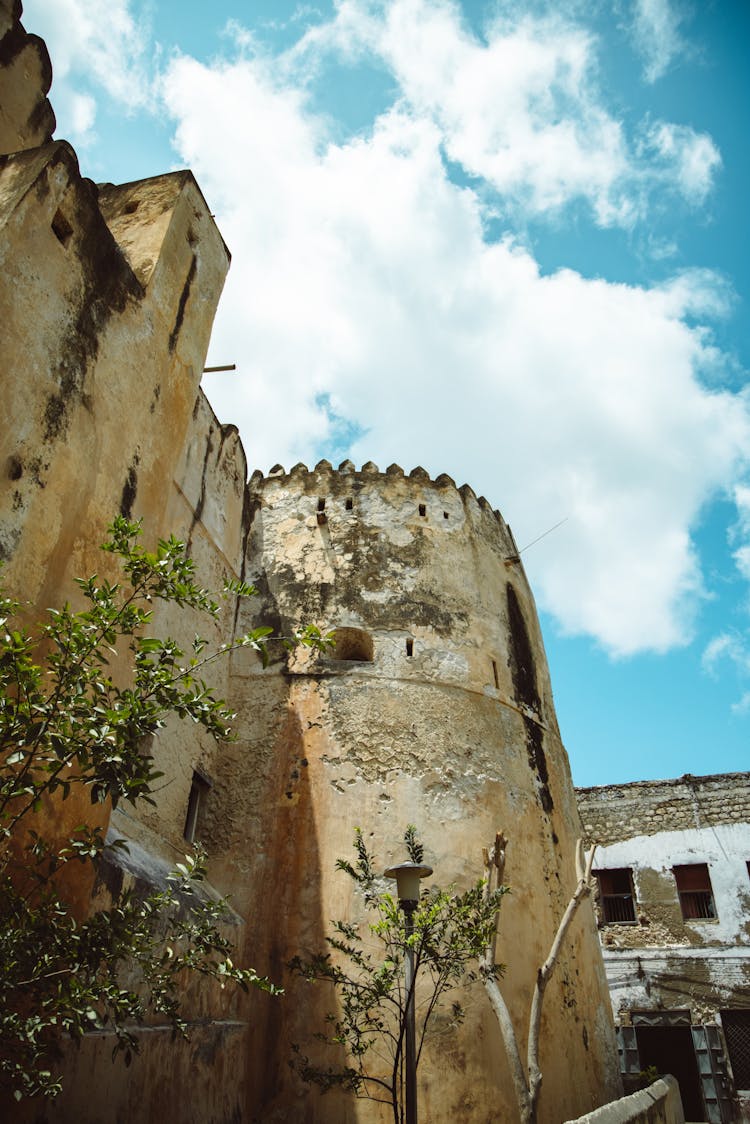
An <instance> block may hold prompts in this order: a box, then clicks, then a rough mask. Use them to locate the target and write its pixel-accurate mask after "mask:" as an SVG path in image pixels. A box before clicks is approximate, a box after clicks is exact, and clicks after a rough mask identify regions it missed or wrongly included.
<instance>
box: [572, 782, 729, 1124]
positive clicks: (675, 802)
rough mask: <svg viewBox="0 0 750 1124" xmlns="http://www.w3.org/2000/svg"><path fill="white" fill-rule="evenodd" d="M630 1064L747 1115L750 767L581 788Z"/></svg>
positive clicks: (617, 1013) (713, 1110)
mask: <svg viewBox="0 0 750 1124" xmlns="http://www.w3.org/2000/svg"><path fill="white" fill-rule="evenodd" d="M578 806H579V809H580V812H581V819H582V821H583V825H584V830H585V832H586V833H587V835H588V836H589V837H590V838H592V839H596V840H597V841H598V842H599V844H600V847H599V850H598V852H597V858H596V871H597V879H598V886H599V895H598V901H597V913H598V920H599V927H600V934H601V940H602V948H603V952H604V963H605V967H606V971H607V980H608V983H609V989H610V994H611V997H612V1007H613V1013H614V1017H615V1021H616V1023H617V1026H618V1035H619V1040H620V1049H621V1057H622V1063H623V1072H624V1073H625V1074H631V1075H632V1074H635V1073H637V1072H639V1071H640V1070H645V1069H647V1068H648V1067H650V1066H654V1067H656V1069H658V1070H659V1071H660V1072H670V1073H673V1074H674V1075H675V1076H676V1077H677V1078H678V1080H679V1082H680V1087H681V1091H682V1098H683V1103H684V1106H685V1115H686V1119H688V1120H709V1121H716V1122H719V1121H728V1120H738V1119H741V1120H743V1121H745V1120H747V1119H750V1112H749V1108H750V947H748V936H749V935H750V774H748V773H730V774H725V775H719V776H701V777H694V776H684V777H680V778H678V779H676V780H666V781H639V782H636V783H634V784H622V785H607V786H603V787H597V788H584V789H578Z"/></svg>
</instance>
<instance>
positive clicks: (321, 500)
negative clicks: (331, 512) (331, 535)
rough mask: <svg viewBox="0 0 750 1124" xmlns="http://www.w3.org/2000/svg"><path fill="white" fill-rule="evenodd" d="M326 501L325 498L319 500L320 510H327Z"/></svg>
mask: <svg viewBox="0 0 750 1124" xmlns="http://www.w3.org/2000/svg"><path fill="white" fill-rule="evenodd" d="M325 509H326V501H325V500H324V499H320V500H318V511H325Z"/></svg>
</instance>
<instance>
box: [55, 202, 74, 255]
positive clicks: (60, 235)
mask: <svg viewBox="0 0 750 1124" xmlns="http://www.w3.org/2000/svg"><path fill="white" fill-rule="evenodd" d="M52 233H53V234H54V235H55V238H56V239H57V241H58V242H60V243H61V245H63V246H67V244H68V242H70V239H71V237H72V235H73V227H72V226H71V225H70V223H69V222H68V220H67V219H66V218H65V215H64V214H63V213H62V211H61V210H60V208H59V207H58V209H57V210H56V211H55V213H54V215H53V218H52Z"/></svg>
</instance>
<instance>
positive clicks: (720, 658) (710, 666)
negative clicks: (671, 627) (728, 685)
mask: <svg viewBox="0 0 750 1124" xmlns="http://www.w3.org/2000/svg"><path fill="white" fill-rule="evenodd" d="M726 664H729V665H730V666H731V667H733V668H734V671H735V673H736V676H737V678H738V680H739V681H740V682H741V681H742V680H745V681H746V680H747V679H748V677H750V647H749V646H748V636H747V634H745V635H743V634H741V633H739V632H721V633H719V635H718V636H715V637H714V638H713V639H712V640H711V641H710V642H709V643H708V644H707V645H706V648H705V650H704V652H703V656H702V658H701V666H702V667H703V670H704V671H705V672H707V673H708V674H709V675H711V676H712V677H713V678H717V677H718V675H719V670H720V669H721V668H722V667H724V666H725V665H726ZM730 710H731V712H732V714H735V715H737V717H742V716H744V715H746V714H748V713H750V690H747V689H746V690H743V691H742V692H741V694H740V697H739V698H738V699H737V700H736V701H735V702H733V703H732V704H731V706H730Z"/></svg>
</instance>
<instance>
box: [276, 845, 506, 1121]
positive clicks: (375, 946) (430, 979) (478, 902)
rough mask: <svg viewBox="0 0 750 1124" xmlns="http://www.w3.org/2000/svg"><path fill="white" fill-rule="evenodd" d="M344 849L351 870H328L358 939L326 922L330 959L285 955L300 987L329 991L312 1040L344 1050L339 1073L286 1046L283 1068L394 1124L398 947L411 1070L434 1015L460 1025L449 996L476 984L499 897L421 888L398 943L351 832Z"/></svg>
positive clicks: (497, 968) (400, 1020) (413, 850)
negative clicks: (353, 894) (410, 985)
mask: <svg viewBox="0 0 750 1124" xmlns="http://www.w3.org/2000/svg"><path fill="white" fill-rule="evenodd" d="M404 841H405V844H406V849H407V852H408V855H409V858H410V860H411V861H412V862H417V863H421V862H422V861H423V848H422V846H421V844H420V843H419V840H418V838H417V835H416V831H415V829H414V827H413V826H409V827H408V828H407V830H406V834H405V837H404ZM354 847H355V851H356V856H357V857H356V862H355V863H353V864H352V863H350V862H348V861H346V860H344V859H339V860H338V862H337V864H336V865H337V868H338V869H339V870H341V871H343V872H345V873H346V874H348V875H349V877H350V878H351V879H352V880H353V881H354V883H355V884H356V886H357V888H358V890H359V891H360V892H361V894H362V895H363V899H364V903H365V906H366V908H367V910H368V912H369V914H370V915H371V917H372V920H371V921H370V922H368V924H367V925H366V926H365V927H364V931H363V930H362V929H361V928H359V927H357V926H356V925H352V924H349V923H348V922H345V921H336V922H334V923H333V934H332V935H331V936H329V937H327V938H326V941H327V944H328V946H329V950H330V951H328V952H324V953H320V954H319V955H317V956H314V957H313V958H312V959H309V960H306V959H304V958H301V957H295V958H294V959H293V960H292V961H291V962H290V965H289V966H290V968H291V969H292V970H293V971H294V972H295V973H297V974H298V975H300V976H302V977H303V978H305V979H306V980H309V981H311V982H312V981H317V982H323V983H327V984H329V985H330V986H331V987H332V988H333V989H334V992H335V995H336V999H337V1001H338V1012H337V1013H336V1014H329V1015H328V1016H327V1020H326V1029H325V1030H321V1031H318V1032H316V1033H315V1034H314V1038H315V1039H316V1040H317V1041H320V1042H323V1043H326V1044H327V1045H329V1046H331V1047H335V1048H338V1049H341V1048H344V1049H345V1050H346V1052H347V1053H348V1055H349V1062H348V1064H346V1065H343V1066H341V1067H339V1068H334V1067H332V1066H321V1065H319V1064H317V1063H315V1062H313V1061H311V1059H310V1057H309V1056H308V1055H307V1054H305V1053H304V1052H303V1050H302V1048H301V1047H300V1046H299V1045H296V1046H295V1047H294V1050H295V1058H294V1061H293V1065H294V1067H295V1069H296V1070H297V1072H298V1073H299V1074H300V1076H301V1077H302V1078H303V1080H305V1081H307V1082H309V1083H311V1084H315V1085H317V1086H319V1088H320V1089H321V1090H322V1091H323V1092H325V1091H327V1090H330V1089H333V1088H341V1089H347V1090H350V1091H352V1092H354V1093H356V1095H357V1096H364V1097H369V1098H370V1099H372V1100H375V1101H380V1102H383V1103H385V1104H389V1105H390V1106H391V1108H392V1110H393V1119H394V1122H395V1124H403V1120H404V1111H405V1104H404V1082H405V1072H404V1060H405V1059H404V1053H405V1031H406V1010H407V1005H408V1001H409V995H408V994H406V993H405V990H404V957H405V951H406V948H407V943H408V945H410V946H411V947H412V948H413V950H414V961H415V1000H416V1010H417V1018H418V1028H417V1065H419V1061H420V1059H421V1056H422V1048H423V1046H424V1042H425V1036H426V1035H427V1033H428V1030H429V1028H430V1025H431V1023H432V1022H433V1017H434V1015H435V1014H436V1012H437V1011H438V1010H439V1009H441V1008H442V1009H443V1010H445V1008H446V1007H448V1009H449V1020H450V1022H452V1023H454V1024H455V1023H459V1022H460V1021H461V1020H462V1018H463V1010H462V1007H461V1004H460V1002H459V1001H458V1000H457V998H456V997H455V996H456V992H457V989H459V988H460V987H463V986H465V985H466V984H468V983H470V982H472V981H473V980H476V979H479V978H480V971H479V967H478V965H479V961H480V960H481V959H482V958H483V956H484V954H485V950H486V948H487V945H488V944H489V943H490V941H491V940H492V937H493V934H494V933H495V929H496V918H497V914H498V911H499V909H500V903H501V900H502V898H503V895H504V894H505V893H506V892H507V889H506V887H504V886H498V887H496V888H495V889H493V890H488V888H487V887H486V885H485V883H484V882H482V881H480V882H477V884H476V885H475V886H473V887H472V888H471V889H469V890H467V891H465V892H464V893H462V894H457V893H454V892H452V891H447V890H440V889H438V888H437V887H430V888H429V889H427V890H424V891H423V892H422V896H421V899H420V902H419V905H418V907H417V909H416V910H415V911H414V913H413V932H412V933H411V934H410V935H408V936H407V933H406V926H405V918H404V914H403V912H402V911H401V909H400V908H399V904H398V900H397V899H396V898H395V897H394V896H393V895H392V894H390V893H388V892H387V891H386V890H385V889H384V888H383V883H382V879H381V878H379V877H378V875H377V874H376V868H375V861H374V857H373V855H372V854H371V853H370V852H369V851H368V850H367V846H366V844H365V842H364V839H363V838H362V833H361V831H360V830H359V829H357V831H356V833H355V839H354ZM491 971H492V974H493V975H494V976H495V977H497V976H500V975H501V974H502V971H503V968H502V965H500V964H496V963H495V964H493V966H492V969H491Z"/></svg>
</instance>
